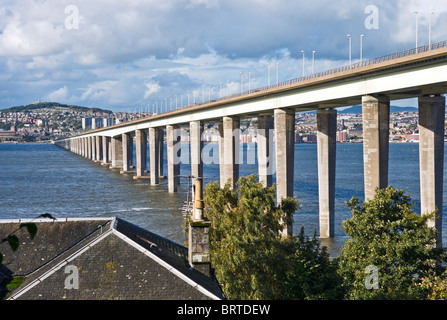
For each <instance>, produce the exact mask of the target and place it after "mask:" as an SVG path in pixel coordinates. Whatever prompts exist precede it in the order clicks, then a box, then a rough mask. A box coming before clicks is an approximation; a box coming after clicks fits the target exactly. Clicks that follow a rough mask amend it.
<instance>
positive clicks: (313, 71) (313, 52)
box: [312, 50, 316, 74]
mask: <svg viewBox="0 0 447 320" xmlns="http://www.w3.org/2000/svg"><path fill="white" fill-rule="evenodd" d="M315 52H316V51H315V50H314V51H312V74H314V73H315Z"/></svg>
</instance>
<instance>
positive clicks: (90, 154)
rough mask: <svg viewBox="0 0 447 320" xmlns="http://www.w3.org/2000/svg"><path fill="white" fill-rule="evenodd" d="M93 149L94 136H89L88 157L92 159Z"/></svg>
mask: <svg viewBox="0 0 447 320" xmlns="http://www.w3.org/2000/svg"><path fill="white" fill-rule="evenodd" d="M92 150H93V147H92V137H88V138H87V158H88V159H90V160H92V159H93V158H92Z"/></svg>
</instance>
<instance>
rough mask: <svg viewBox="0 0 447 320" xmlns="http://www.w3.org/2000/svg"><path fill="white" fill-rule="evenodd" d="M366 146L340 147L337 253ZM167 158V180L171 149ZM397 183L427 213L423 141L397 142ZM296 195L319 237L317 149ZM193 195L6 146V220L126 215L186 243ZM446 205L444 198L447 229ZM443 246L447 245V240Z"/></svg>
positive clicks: (30, 148) (359, 190)
mask: <svg viewBox="0 0 447 320" xmlns="http://www.w3.org/2000/svg"><path fill="white" fill-rule="evenodd" d="M182 147H183V146H182ZM184 147H187V145H185V146H184ZM165 148H166V146H165ZM243 148H244V150H243V152H245V154H247V153H246V152H247V149H248V150H249V151H250V148H255V146H254V145H243ZM362 148H363V146H362V144H338V145H337V166H336V202H335V205H336V213H335V238H334V239H331V240H322V244H323V245H326V246H328V248H329V250H330V251H331V252H336V251H337V250H338V248H340V246H342V245H343V243H344V241H345V239H346V236H345V234H344V232H343V228H342V222H343V220H346V219H349V218H350V217H351V212H350V210H349V208H347V206H346V204H345V201H348V200H349V199H351V197H353V196H356V197H359V198H360V199H363V153H362ZM251 150H253V149H251ZM164 156H165V161H164V173H165V175H166V173H167V168H166V150H165V152H164ZM246 162H247V161H245V162H244V163H243V164H241V165H240V175H250V174H253V173H256V172H257V164H256V161H255V163H251V164H247V163H246ZM444 167H447V166H444ZM189 174H190V168H189V165H187V164H181V175H182V176H188V175H189ZM444 175H445V177H446V178H445V179H444V181H446V180H447V175H446V173H444ZM204 177H205V183H207V182H209V181H218V180H219V167H218V165H217V164H209V165H204ZM389 184H390V185H392V186H393V187H395V188H399V189H404V190H405V191H406V193H407V194H408V195H410V196H411V198H412V200H413V201H414V202H415V207H414V210H415V211H416V212H418V213H419V211H420V205H419V146H418V144H416V143H406V144H393V143H391V144H390V161H389ZM294 190H295V196H296V197H297V199H298V200H300V201H302V203H301V209H300V210H298V211H297V212H296V213H295V216H294V221H295V223H294V232H295V233H298V232H299V230H300V229H301V226H304V231H305V233H306V234H308V235H312V234H313V232H314V231H316V233H317V235H318V175H317V146H316V144H296V145H295V179H294ZM444 190H447V188H446V186H444ZM445 193H446V192H444V194H445ZM187 196H188V179H187V178H181V185H180V186H179V191H178V192H177V193H175V194H169V193H168V185H167V179H161V180H160V184H159V185H158V186H151V185H150V182H149V180H134V179H132V175H128V174H120V173H119V170H111V169H108V167H106V166H101V165H100V164H97V163H93V162H92V161H90V160H87V159H85V158H83V157H81V156H79V155H76V154H73V153H71V152H68V151H66V150H64V149H61V148H59V147H57V146H55V145H45V144H43V145H40V144H18V145H8V144H5V145H0V219H18V218H35V217H37V216H38V215H40V214H42V213H50V214H51V215H53V216H54V217H56V218H65V217H70V218H73V217H119V218H122V219H124V220H127V221H129V222H131V223H134V224H136V225H138V226H140V227H142V228H144V229H147V230H149V231H151V232H154V233H157V234H159V235H161V236H163V237H166V238H168V239H170V240H172V241H175V242H177V243H180V244H183V243H184V241H185V235H184V234H183V229H182V221H183V215H182V210H181V209H182V206H183V203H184V201H185V200H186V199H187ZM446 200H447V199H446V196H444V220H443V222H444V223H443V224H444V225H445V222H446V220H447V215H446V211H447V210H446V209H447V208H446V207H447V201H446ZM444 229H445V226H444ZM446 233H447V232H446V231H445V232H444V235H446ZM443 244H444V246H446V245H447V242H446V239H443Z"/></svg>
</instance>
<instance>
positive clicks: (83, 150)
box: [80, 138, 87, 157]
mask: <svg viewBox="0 0 447 320" xmlns="http://www.w3.org/2000/svg"><path fill="white" fill-rule="evenodd" d="M85 139H86V138H80V141H81V156H83V157H85V151H86V150H87V148H86V146H85Z"/></svg>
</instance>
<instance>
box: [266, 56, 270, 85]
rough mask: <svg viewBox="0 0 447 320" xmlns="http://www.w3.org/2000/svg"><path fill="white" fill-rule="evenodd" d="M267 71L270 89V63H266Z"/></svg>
mask: <svg viewBox="0 0 447 320" xmlns="http://www.w3.org/2000/svg"><path fill="white" fill-rule="evenodd" d="M267 69H268V87H269V88H270V62H268V63H267Z"/></svg>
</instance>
